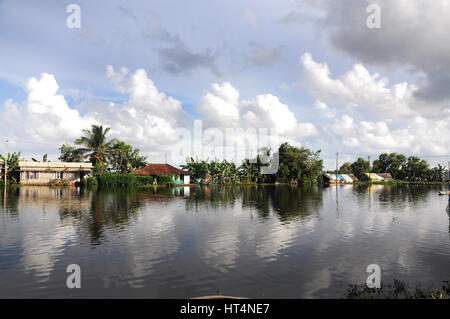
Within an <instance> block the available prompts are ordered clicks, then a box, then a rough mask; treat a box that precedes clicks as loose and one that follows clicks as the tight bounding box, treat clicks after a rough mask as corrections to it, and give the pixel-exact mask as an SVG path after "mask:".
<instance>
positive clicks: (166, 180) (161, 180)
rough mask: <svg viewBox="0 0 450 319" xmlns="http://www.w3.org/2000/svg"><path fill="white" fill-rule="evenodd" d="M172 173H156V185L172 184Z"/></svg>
mask: <svg viewBox="0 0 450 319" xmlns="http://www.w3.org/2000/svg"><path fill="white" fill-rule="evenodd" d="M172 180H173V178H172V175H158V176H156V181H157V182H158V185H167V184H172Z"/></svg>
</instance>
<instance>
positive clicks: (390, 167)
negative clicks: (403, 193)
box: [372, 153, 406, 179]
mask: <svg viewBox="0 0 450 319" xmlns="http://www.w3.org/2000/svg"><path fill="white" fill-rule="evenodd" d="M405 163H406V156H405V155H403V154H397V153H390V154H387V153H382V154H380V156H379V157H378V159H377V160H375V161H374V162H373V170H372V171H373V172H374V173H390V174H391V175H392V178H394V179H397V178H402V166H403V165H405Z"/></svg>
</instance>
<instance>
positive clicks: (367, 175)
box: [359, 173, 392, 182]
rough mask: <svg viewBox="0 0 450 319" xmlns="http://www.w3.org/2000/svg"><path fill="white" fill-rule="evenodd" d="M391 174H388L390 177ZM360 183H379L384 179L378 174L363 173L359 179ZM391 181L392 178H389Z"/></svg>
mask: <svg viewBox="0 0 450 319" xmlns="http://www.w3.org/2000/svg"><path fill="white" fill-rule="evenodd" d="M387 174H389V173H387ZM390 175H391V174H389V176H390ZM359 180H360V181H372V182H381V181H384V178H383V177H382V176H380V175H379V174H375V173H364V174H363V175H361V176H360V177H359ZM391 180H392V176H391Z"/></svg>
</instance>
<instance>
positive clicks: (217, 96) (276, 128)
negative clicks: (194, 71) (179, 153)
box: [198, 82, 317, 139]
mask: <svg viewBox="0 0 450 319" xmlns="http://www.w3.org/2000/svg"><path fill="white" fill-rule="evenodd" d="M198 111H199V112H200V113H202V114H204V116H205V121H206V123H207V125H208V126H213V127H217V128H234V127H242V128H248V127H253V128H268V129H271V130H272V131H273V132H274V133H275V134H279V135H284V136H286V137H289V138H292V139H296V138H297V139H298V138H302V137H307V136H313V135H315V134H317V130H316V127H315V126H314V125H313V124H312V123H301V122H298V121H297V119H296V117H295V115H294V113H292V111H291V110H290V109H289V107H288V106H287V105H286V104H283V103H282V102H281V101H280V100H279V98H278V97H277V96H274V95H272V94H260V95H257V96H256V97H255V98H253V99H250V100H240V99H239V91H238V90H237V89H236V88H234V87H233V86H232V85H231V84H230V83H228V82H224V83H222V84H217V83H214V84H213V85H212V86H211V92H208V93H206V94H205V95H204V96H203V97H202V98H201V99H200V102H199V106H198Z"/></svg>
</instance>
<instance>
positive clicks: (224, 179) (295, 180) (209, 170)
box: [181, 143, 323, 184]
mask: <svg viewBox="0 0 450 319" xmlns="http://www.w3.org/2000/svg"><path fill="white" fill-rule="evenodd" d="M274 158H278V161H279V166H278V170H277V172H276V173H274V174H263V173H262V168H263V167H265V166H268V165H269V164H268V163H269V161H270V160H272V159H274ZM181 167H182V168H183V169H185V170H188V171H189V172H190V173H191V176H192V177H193V178H194V179H195V180H198V179H202V178H204V177H205V176H206V175H207V174H209V175H210V176H211V178H212V179H213V181H214V182H216V183H274V182H283V183H292V184H306V183H315V182H317V180H318V177H319V176H321V174H322V170H323V161H322V160H321V159H320V151H317V152H313V151H311V150H310V149H308V148H306V147H300V148H299V147H295V146H292V145H290V144H289V143H283V144H281V146H280V147H279V148H278V150H277V151H276V152H275V153H274V154H271V150H270V149H267V148H262V149H260V150H259V154H258V155H257V156H256V158H254V159H252V160H250V159H248V158H246V159H244V160H243V161H242V163H241V165H239V166H237V165H236V164H235V163H233V162H228V161H226V160H222V161H220V160H211V161H209V160H198V159H197V160H194V159H193V158H192V157H190V158H188V159H186V164H185V165H182V166H181Z"/></svg>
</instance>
